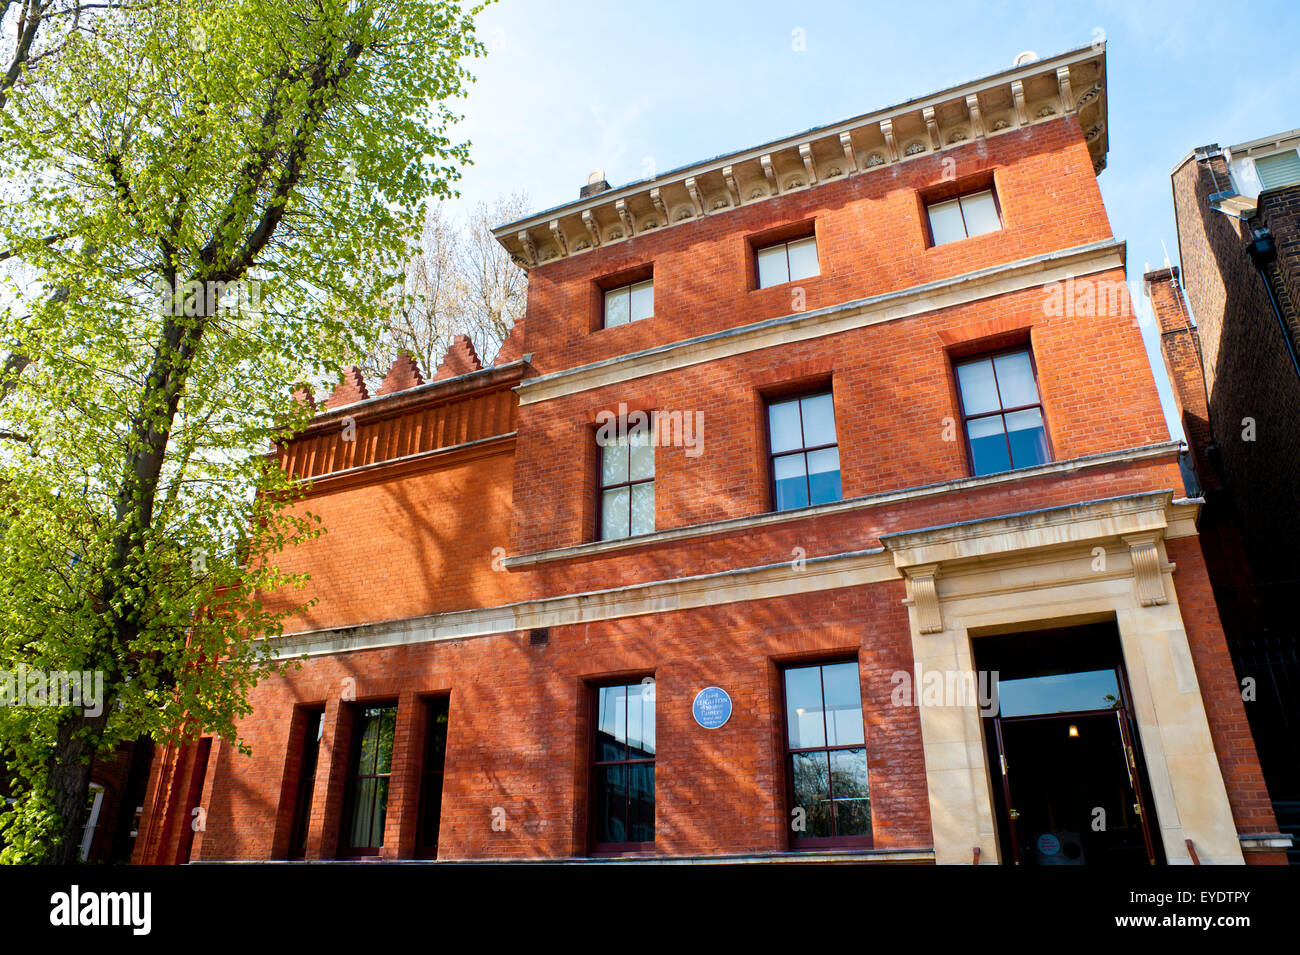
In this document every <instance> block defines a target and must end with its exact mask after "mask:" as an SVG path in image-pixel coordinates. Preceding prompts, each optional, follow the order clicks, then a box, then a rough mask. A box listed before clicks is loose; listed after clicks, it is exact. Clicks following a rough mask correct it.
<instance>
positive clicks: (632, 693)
mask: <svg viewBox="0 0 1300 955" xmlns="http://www.w3.org/2000/svg"><path fill="white" fill-rule="evenodd" d="M627 742H628V759H648V758H650V757H651V756H653V755H654V754H655V703H654V683H634V684H633V685H631V686H629V687H628V688H627Z"/></svg>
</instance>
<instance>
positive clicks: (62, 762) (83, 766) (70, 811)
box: [45, 700, 109, 865]
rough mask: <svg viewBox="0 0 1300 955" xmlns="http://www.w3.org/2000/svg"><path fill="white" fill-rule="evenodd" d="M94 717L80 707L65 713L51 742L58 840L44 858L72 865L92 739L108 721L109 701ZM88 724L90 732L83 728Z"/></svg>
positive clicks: (83, 808) (81, 820)
mask: <svg viewBox="0 0 1300 955" xmlns="http://www.w3.org/2000/svg"><path fill="white" fill-rule="evenodd" d="M104 703H105V705H104V711H103V713H101V714H100V715H99V716H97V717H87V716H86V715H85V714H84V713H82V712H80V711H75V710H74V711H73V712H70V713H66V714H64V716H63V717H62V718H61V719H60V720H59V728H58V735H57V738H56V741H55V744H54V759H53V761H52V762H51V765H50V771H49V776H48V777H47V778H48V781H49V787H50V795H51V797H52V798H53V799H54V808H55V809H57V810H58V813H59V820H60V823H59V829H58V834H59V837H60V838H59V842H58V844H57V845H55V846H53V847H51V849H50V852H49V855H48V856H46V858H45V862H46V863H48V864H51V865H72V864H73V863H75V862H76V861H77V858H78V850H79V849H80V847H81V830H82V826H83V825H85V815H86V795H87V793H88V792H89V791H90V764H91V760H92V758H93V757H94V753H95V742H94V741H95V739H96V738H97V737H98V736H99V734H100V733H102V732H103V730H104V724H105V723H107V722H108V712H109V707H108V701H107V700H105V701H104ZM87 728H89V730H90V732H89V734H87V733H85V732H79V731H83V730H85V729H87Z"/></svg>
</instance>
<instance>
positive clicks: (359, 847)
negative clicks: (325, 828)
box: [343, 706, 397, 853]
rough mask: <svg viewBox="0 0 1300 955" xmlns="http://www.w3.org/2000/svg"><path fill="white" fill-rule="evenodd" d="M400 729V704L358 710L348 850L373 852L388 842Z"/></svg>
mask: <svg viewBox="0 0 1300 955" xmlns="http://www.w3.org/2000/svg"><path fill="white" fill-rule="evenodd" d="M396 728H397V707H396V706H367V707H362V708H360V709H358V710H356V711H355V717H354V722H353V724H352V732H353V747H352V752H353V757H352V765H351V773H350V774H349V791H350V803H351V805H350V811H349V812H348V813H347V814H346V816H345V818H346V819H347V821H348V825H347V829H346V832H345V838H344V840H343V841H344V844H345V848H346V849H347V850H348V851H351V852H362V853H364V852H368V851H369V852H373V851H376V850H378V849H379V848H380V846H382V845H383V844H384V823H385V821H386V819H387V815H388V781H389V776H390V773H391V771H392V762H393V735H394V731H395V730H396Z"/></svg>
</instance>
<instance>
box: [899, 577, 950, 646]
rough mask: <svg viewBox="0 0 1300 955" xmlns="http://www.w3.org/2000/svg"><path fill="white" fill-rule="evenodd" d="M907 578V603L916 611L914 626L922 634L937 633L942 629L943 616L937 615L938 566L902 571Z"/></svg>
mask: <svg viewBox="0 0 1300 955" xmlns="http://www.w3.org/2000/svg"><path fill="white" fill-rule="evenodd" d="M903 575H904V576H905V577H906V578H907V595H908V601H907V602H908V603H909V604H910V605H911V607H912V609H913V610H915V611H916V625H917V629H919V630H920V631H921V632H922V633H938V632H939V631H941V630H942V629H943V616H942V614H940V613H939V591H938V588H937V587H936V586H935V578H937V577H938V576H939V565H938V564H920V565H918V566H916V567H908V568H905V569H904V570H903Z"/></svg>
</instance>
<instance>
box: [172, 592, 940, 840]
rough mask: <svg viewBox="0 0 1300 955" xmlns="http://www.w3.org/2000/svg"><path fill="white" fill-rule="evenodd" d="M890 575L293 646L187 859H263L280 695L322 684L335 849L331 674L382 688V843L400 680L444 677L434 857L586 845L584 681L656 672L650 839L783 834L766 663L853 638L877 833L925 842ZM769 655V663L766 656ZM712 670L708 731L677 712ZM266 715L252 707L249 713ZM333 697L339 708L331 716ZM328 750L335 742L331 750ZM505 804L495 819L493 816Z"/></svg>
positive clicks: (440, 681)
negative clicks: (539, 630)
mask: <svg viewBox="0 0 1300 955" xmlns="http://www.w3.org/2000/svg"><path fill="white" fill-rule="evenodd" d="M903 597H904V591H903V585H902V583H901V582H896V583H889V584H881V585H876V586H872V587H862V588H852V589H843V590H836V591H830V592H825V593H818V594H809V595H804V596H798V597H790V598H784V599H779V600H772V601H766V602H764V603H762V604H756V603H744V604H734V605H728V606H721V607H714V608H709V609H705V610H693V611H683V612H678V613H668V614H659V615H655V616H652V617H639V618H631V619H626V620H618V621H610V622H604V623H593V624H585V625H575V626H568V627H556V628H552V630H551V633H550V642H549V644H547V645H545V646H537V647H534V646H529V645H528V637H527V635H526V634H506V635H503V636H500V637H491V638H485V639H478V640H468V641H453V642H445V643H437V644H425V645H420V646H410V647H400V648H393V649H383V650H371V651H364V652H359V653H349V654H339V655H335V656H331V657H323V658H314V659H311V660H309V661H308V662H307V663H306V664H305V665H304V666H303V668H302V669H301V670H291V671H289V672H288V673H286V674H285V675H284V676H282V677H278V678H276V679H273V680H269V681H267V682H266V683H264V684H262V685H261V686H259V687H258V688H257V689H256V690H255V691H254V694H253V703H254V707H255V715H254V716H252V717H250V718H249V719H247V720H245V721H244V723H243V724H242V725H241V732H243V733H244V734H245V736H246V738H247V740H248V742H249V743H250V744H251V746H252V748H253V755H252V756H251V757H250V756H241V755H238V754H236V753H235V752H234V751H233V749H231V748H230V747H229V746H226V745H224V744H222V745H220V747H219V750H218V749H216V748H214V751H213V759H212V770H211V772H210V773H209V779H210V780H215V785H214V786H212V789H211V792H210V793H208V794H207V795H206V797H205V798H206V799H207V800H208V805H209V809H208V815H207V829H206V832H204V833H203V835H202V840H201V843H200V842H198V841H196V850H198V853H199V854H198V856H197V857H199V858H203V859H225V858H253V859H265V858H272V857H274V856H275V855H276V854H277V853H281V852H283V849H282V848H281V847H280V845H279V843H278V841H277V839H276V831H277V828H283V827H284V826H287V825H288V824H289V816H288V814H287V813H286V812H284V808H285V807H284V806H283V805H282V803H283V801H284V799H285V798H287V799H289V800H292V794H290V795H288V796H287V797H286V796H283V795H280V794H282V792H287V790H283V789H282V785H281V783H282V779H283V774H284V770H285V765H286V760H287V759H288V758H290V757H289V753H288V746H289V742H290V739H291V738H295V739H296V737H293V735H292V733H293V730H294V729H295V727H294V726H292V725H291V721H290V720H289V719H288V718H287V716H288V714H289V713H290V712H291V708H292V707H293V706H294V705H295V704H308V703H325V704H326V725H325V738H324V740H323V741H322V745H321V761H320V768H319V770H318V773H317V789H316V794H315V799H314V801H313V823H312V825H313V828H312V836H311V839H310V840H309V849H308V854H309V856H310V857H315V858H321V857H326V858H329V857H333V855H334V853H335V852H336V850H337V832H338V829H339V823H340V819H341V812H342V801H343V785H344V775H343V766H344V764H345V762H346V755H345V754H346V753H347V751H348V750H347V739H346V733H347V729H348V718H347V715H346V712H345V711H346V707H347V704H346V703H343V704H341V703H340V702H339V700H338V697H339V694H340V692H341V690H342V687H343V681H344V679H345V678H349V677H351V678H353V679H354V680H355V681H356V692H357V697H358V699H359V700H361V701H371V700H399V723H398V735H397V740H396V746H395V751H396V752H395V758H394V777H393V780H394V781H393V790H392V791H393V793H394V797H393V798H392V799H391V800H390V805H389V817H388V825H389V826H391V827H393V828H392V829H391V830H389V831H391V832H393V833H395V838H394V839H393V840H392V841H393V843H394V845H393V847H391V848H390V850H389V852H388V853H387V854H389V855H392V856H406V857H409V856H410V855H411V854H412V852H413V847H414V824H415V818H414V806H415V798H414V797H415V787H416V775H417V773H418V770H419V762H420V760H419V754H420V748H419V747H420V738H419V733H418V732H417V730H418V728H419V727H420V725H421V720H422V718H423V713H422V710H421V709H420V707H419V705H418V699H417V697H418V696H419V695H424V694H435V693H450V699H451V711H450V723H449V732H448V744H447V745H448V749H447V763H446V766H447V777H446V782H445V785H444V788H443V811H442V820H441V831H442V845H441V847H440V853H439V856H440V858H470V857H481V856H484V857H521V856H543V855H546V856H552V855H561V856H564V855H581V854H583V853H585V851H586V848H587V845H586V833H585V831H584V829H583V826H582V820H584V819H585V816H586V814H585V799H586V791H587V763H588V759H589V758H590V752H589V743H588V733H589V732H590V727H589V717H588V706H589V702H590V688H589V686H588V685H587V682H586V681H589V680H596V679H601V678H605V677H609V676H616V675H626V676H628V677H631V678H635V679H640V678H641V677H642V676H646V675H651V674H653V675H654V677H655V680H656V708H655V715H656V724H657V751H658V752H657V761H656V806H657V809H656V812H657V823H656V825H657V832H656V850H657V851H658V852H659V853H662V854H670V855H671V854H677V855H688V854H692V853H705V852H709V853H718V852H723V853H725V852H763V851H778V850H783V849H784V848H786V842H785V839H786V826H787V818H788V813H789V806H788V805H787V797H786V794H785V770H784V764H783V750H782V748H781V746H782V738H781V730H782V725H781V716H780V714H781V691H780V682H779V669H778V663H784V662H793V661H796V660H812V659H825V658H827V657H828V656H830V657H843V656H845V655H853V654H857V656H858V658H859V669H860V674H861V681H862V688H863V706H864V720H865V723H866V734H867V735H866V739H867V743H866V745H867V758H868V764H869V772H870V783H871V794H872V812H873V817H874V826H875V844H876V846H877V847H880V848H896V847H914V848H927V847H929V845H930V844H931V837H930V820H929V812H928V804H929V803H928V798H927V795H926V784H925V771H924V761H923V757H922V750H921V738H920V724H919V720H918V717H917V713H916V710H915V709H913V708H910V707H897V706H894V705H892V703H891V699H890V696H891V693H892V691H893V689H894V684H893V683H892V682H891V680H890V676H891V674H893V673H894V672H896V671H898V670H910V668H911V666H912V659H911V640H910V636H909V629H908V624H907V612H906V610H905V608H904V607H903V606H902V600H903ZM774 661H775V662H774ZM709 684H717V685H720V686H723V687H725V688H726V689H727V691H728V693H730V695H731V697H732V700H733V702H734V707H735V709H734V714H733V716H732V718H731V720H730V721H729V722H728V723H727V725H726V726H725V727H724V728H723V729H721V730H717V731H709V730H704V729H702V728H700V727H699V726H697V725H696V724H695V722H694V720H693V718H692V716H691V701H692V699H693V698H694V695H695V693H696V692H698V691H699V690H700V689H701V688H703V687H704V686H706V685H709ZM267 713H277V714H284V715H285V716H286V718H285V719H283V720H281V719H274V720H272V719H267V718H266V717H265V716H263V715H261V714H267ZM340 713H342V714H343V715H342V716H340ZM329 754H333V760H332V761H331V759H330V758H329ZM496 807H500V808H502V809H504V810H505V821H506V829H505V831H504V832H497V831H494V830H493V828H492V825H491V823H492V813H493V809H494V808H496Z"/></svg>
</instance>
